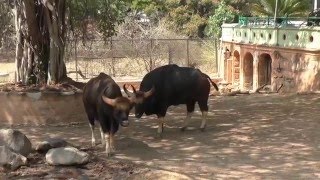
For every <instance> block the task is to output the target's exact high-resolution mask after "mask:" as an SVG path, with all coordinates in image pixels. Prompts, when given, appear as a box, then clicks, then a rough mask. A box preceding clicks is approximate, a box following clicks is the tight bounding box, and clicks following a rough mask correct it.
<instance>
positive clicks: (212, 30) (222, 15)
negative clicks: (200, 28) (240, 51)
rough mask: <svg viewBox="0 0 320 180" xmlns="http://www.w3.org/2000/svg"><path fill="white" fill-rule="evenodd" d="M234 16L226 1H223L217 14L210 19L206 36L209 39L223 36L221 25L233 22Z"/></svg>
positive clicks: (216, 11)
mask: <svg viewBox="0 0 320 180" xmlns="http://www.w3.org/2000/svg"><path fill="white" fill-rule="evenodd" d="M233 18H234V15H233V13H232V11H231V10H230V9H229V7H228V6H227V5H226V2H225V1H221V2H220V4H219V6H218V8H217V9H216V10H215V14H214V15H212V16H210V17H209V19H208V26H207V27H206V30H205V32H206V35H207V36H209V37H220V36H221V25H222V24H223V22H224V21H226V22H228V21H232V20H233Z"/></svg>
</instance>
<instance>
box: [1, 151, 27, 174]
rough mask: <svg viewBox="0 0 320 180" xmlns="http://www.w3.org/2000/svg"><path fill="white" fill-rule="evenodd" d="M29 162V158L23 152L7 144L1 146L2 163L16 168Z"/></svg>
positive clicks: (12, 168)
mask: <svg viewBox="0 0 320 180" xmlns="http://www.w3.org/2000/svg"><path fill="white" fill-rule="evenodd" d="M26 164H27V158H26V157H24V156H22V155H21V154H17V153H15V152H13V151H12V150H11V149H10V148H9V147H7V146H0V165H1V166H3V167H5V168H8V169H11V170H16V169H18V168H19V167H20V166H22V165H26Z"/></svg>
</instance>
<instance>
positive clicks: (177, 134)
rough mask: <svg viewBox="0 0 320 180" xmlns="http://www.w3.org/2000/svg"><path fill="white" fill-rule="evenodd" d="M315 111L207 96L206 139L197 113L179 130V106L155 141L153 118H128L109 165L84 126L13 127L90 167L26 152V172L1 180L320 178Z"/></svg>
mask: <svg viewBox="0 0 320 180" xmlns="http://www.w3.org/2000/svg"><path fill="white" fill-rule="evenodd" d="M319 107H320V95H278V94H270V95H243V96H234V97H223V96H214V97H211V98H210V112H209V114H208V116H209V120H208V122H207V128H206V131H205V132H201V131H200V130H199V126H200V123H201V120H200V112H199V111H197V112H196V113H195V115H194V117H193V118H192V120H191V121H190V126H189V128H188V129H187V131H185V132H181V131H180V126H181V125H182V122H183V118H184V117H185V106H176V107H171V108H170V111H169V112H168V116H167V121H166V126H165V129H164V135H163V138H162V139H159V138H156V127H157V126H156V119H155V117H154V116H149V117H145V116H144V117H143V118H142V119H140V120H137V119H135V118H134V117H131V120H132V121H131V124H130V127H128V128H122V129H120V131H119V132H118V133H117V137H116V148H117V151H116V154H115V155H114V156H112V157H111V158H107V157H106V156H105V154H104V150H103V148H102V146H101V145H100V144H99V145H98V146H96V147H95V148H91V147H90V145H91V134H90V129H89V127H88V124H87V122H86V120H85V119H84V120H83V123H80V124H73V125H72V124H70V125H69V126H40V127H31V126H30V127H28V126H20V127H16V128H17V129H19V130H21V131H22V132H24V133H25V134H26V135H27V136H28V137H29V138H30V139H31V141H32V142H33V144H34V145H35V144H36V142H38V141H41V140H44V139H45V138H47V137H59V138H63V139H66V140H67V141H69V142H71V143H73V144H74V145H76V146H78V147H80V148H81V149H82V150H84V151H86V152H88V153H90V154H91V160H90V162H89V163H88V164H86V165H83V166H78V167H53V166H49V165H47V164H45V163H44V158H43V157H44V155H40V154H36V153H33V154H31V155H30V156H29V162H30V163H29V165H28V166H25V167H22V168H20V169H19V170H17V171H14V172H6V171H2V172H1V171H0V179H1V177H3V178H4V179H19V178H20V179H48V178H51V179H67V178H69V179H72V178H74V179H150V180H151V179H320V140H319V139H320V112H319ZM197 110H198V109H197ZM0 128H1V126H0ZM96 135H97V136H96V137H99V136H98V135H99V133H98V131H97V132H96ZM99 139H100V138H99ZM99 139H98V140H99Z"/></svg>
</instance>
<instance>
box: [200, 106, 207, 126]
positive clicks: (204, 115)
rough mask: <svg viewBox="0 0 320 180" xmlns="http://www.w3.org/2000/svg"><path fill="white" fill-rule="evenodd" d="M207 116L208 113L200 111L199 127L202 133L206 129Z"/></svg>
mask: <svg viewBox="0 0 320 180" xmlns="http://www.w3.org/2000/svg"><path fill="white" fill-rule="evenodd" d="M207 116H208V111H202V122H201V126H200V129H201V131H204V128H205V127H206V123H207Z"/></svg>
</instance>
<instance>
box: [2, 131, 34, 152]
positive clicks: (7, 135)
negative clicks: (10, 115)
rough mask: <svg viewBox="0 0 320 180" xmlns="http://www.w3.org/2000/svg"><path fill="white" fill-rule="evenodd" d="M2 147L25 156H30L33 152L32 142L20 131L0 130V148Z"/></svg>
mask: <svg viewBox="0 0 320 180" xmlns="http://www.w3.org/2000/svg"><path fill="white" fill-rule="evenodd" d="M2 145H5V146H7V147H9V148H10V149H11V150H12V151H13V152H16V153H18V154H22V155H23V156H28V154H29V153H30V152H31V151H32V144H31V142H30V140H29V139H28V138H27V136H25V135H24V134H23V133H21V132H20V131H18V130H13V129H0V146H2Z"/></svg>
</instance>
